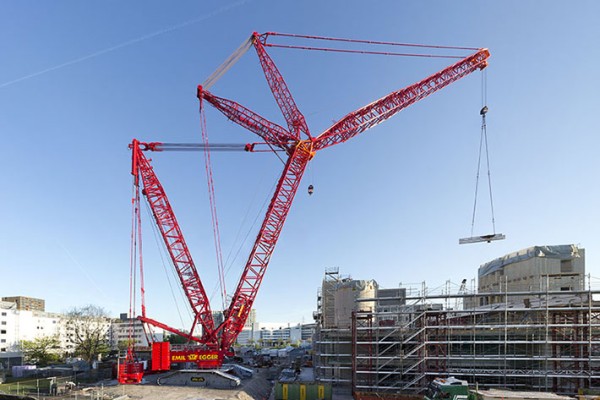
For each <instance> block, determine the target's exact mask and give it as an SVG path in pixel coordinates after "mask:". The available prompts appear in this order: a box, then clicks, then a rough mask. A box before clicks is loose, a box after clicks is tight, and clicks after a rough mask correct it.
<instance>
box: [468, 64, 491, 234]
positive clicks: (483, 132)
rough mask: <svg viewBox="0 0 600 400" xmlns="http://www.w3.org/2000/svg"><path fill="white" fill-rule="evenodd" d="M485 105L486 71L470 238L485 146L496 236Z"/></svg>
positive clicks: (482, 95)
mask: <svg viewBox="0 0 600 400" xmlns="http://www.w3.org/2000/svg"><path fill="white" fill-rule="evenodd" d="M486 103H487V75H486V71H485V70H483V71H482V74H481V111H480V112H479V114H480V115H481V136H480V138H479V156H478V158H477V176H476V178H475V200H474V201H473V216H472V219H471V236H473V230H474V227H475V213H476V211H477V194H478V189H479V174H480V171H481V154H482V149H483V147H484V145H485V159H486V167H487V177H488V191H489V196H490V211H491V214H492V231H493V234H496V219H495V216H494V197H493V195H492V176H491V172H490V155H489V147H488V140H487V126H486V121H485V116H486V114H487V112H488V107H487V105H486Z"/></svg>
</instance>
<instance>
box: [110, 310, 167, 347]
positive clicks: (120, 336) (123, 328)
mask: <svg viewBox="0 0 600 400" xmlns="http://www.w3.org/2000/svg"><path fill="white" fill-rule="evenodd" d="M108 336H109V343H110V347H111V348H112V349H118V348H125V347H127V346H128V345H129V344H130V342H132V344H133V345H134V346H135V347H138V348H139V347H149V346H150V344H149V343H148V337H147V336H146V332H145V331H144V326H143V324H142V321H140V320H138V319H137V318H129V317H128V316H127V314H126V313H122V314H121V315H120V316H119V319H115V320H113V321H112V322H111V324H110V329H109V333H108ZM163 336H164V335H163V332H156V333H154V338H155V340H157V341H162V340H163Z"/></svg>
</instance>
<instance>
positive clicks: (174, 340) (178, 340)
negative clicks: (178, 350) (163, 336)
mask: <svg viewBox="0 0 600 400" xmlns="http://www.w3.org/2000/svg"><path fill="white" fill-rule="evenodd" d="M167 340H168V341H169V343H171V344H187V343H188V342H189V339H188V338H185V337H183V336H179V335H176V334H174V333H172V334H170V335H169V336H168V338H167Z"/></svg>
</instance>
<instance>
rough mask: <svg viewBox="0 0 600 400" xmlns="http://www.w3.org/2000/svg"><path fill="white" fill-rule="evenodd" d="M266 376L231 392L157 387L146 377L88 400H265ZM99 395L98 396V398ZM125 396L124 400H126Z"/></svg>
mask: <svg viewBox="0 0 600 400" xmlns="http://www.w3.org/2000/svg"><path fill="white" fill-rule="evenodd" d="M268 375H269V372H268V370H266V369H260V370H259V372H258V373H257V374H255V375H254V377H252V378H250V379H244V380H242V384H241V385H240V386H238V387H236V388H233V389H210V388H202V387H189V386H158V385H157V384H156V383H155V382H156V378H157V377H158V376H156V375H154V376H149V377H148V378H144V379H145V381H146V382H145V383H144V384H140V385H114V386H104V387H102V388H99V387H96V388H95V389H94V393H89V396H90V398H91V399H94V400H95V399H96V397H100V398H102V396H101V395H104V399H108V398H111V399H116V398H118V397H122V398H123V399H126V398H129V399H145V400H188V399H189V400H196V399H197V400H253V399H255V400H266V399H268V398H269V395H270V393H271V389H272V388H273V384H272V383H271V382H270V381H269V380H268V379H267V378H268V377H269V376H268ZM98 392H100V395H98ZM125 396H126V397H125Z"/></svg>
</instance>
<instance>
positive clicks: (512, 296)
mask: <svg viewBox="0 0 600 400" xmlns="http://www.w3.org/2000/svg"><path fill="white" fill-rule="evenodd" d="M547 288H548V285H546V291H537V292H531V291H527V292H510V291H507V290H505V291H504V292H494V293H477V294H468V293H459V294H455V295H452V294H448V293H446V294H441V295H431V294H427V290H425V285H424V284H423V290H421V292H420V293H419V295H418V296H414V297H406V298H404V299H403V300H405V301H406V305H405V306H403V307H400V308H399V309H398V310H394V311H393V312H363V311H356V312H354V313H353V318H352V327H351V328H350V329H335V328H333V329H324V328H323V327H319V328H318V329H317V337H316V340H315V344H316V346H315V350H316V351H315V354H316V363H315V366H316V370H317V377H318V378H319V379H321V380H325V381H330V382H333V383H338V384H346V385H348V384H351V386H352V389H353V392H355V393H363V394H364V393H387V394H392V393H407V394H409V393H412V394H415V393H420V392H421V391H423V390H424V389H425V388H426V386H427V384H428V383H429V382H430V381H431V380H432V379H433V378H435V377H438V376H441V377H445V376H455V377H456V378H459V379H466V380H468V381H469V382H470V383H471V384H478V385H479V387H480V388H492V387H504V388H512V389H519V390H537V391H551V392H555V393H562V394H571V395H572V394H576V393H578V392H580V391H581V390H584V391H588V392H595V391H596V392H600V302H597V301H594V299H595V298H599V299H600V290H591V289H589V290H581V291H568V292H565V291H549V290H548V289H547ZM492 297H493V298H495V300H494V301H496V302H494V303H491V304H486V305H485V306H479V304H480V303H485V302H486V301H487V300H485V301H482V299H490V298H492ZM455 299H457V300H459V301H456V302H455V304H459V303H461V304H462V305H464V307H463V308H462V309H460V310H459V309H456V308H455V309H452V308H450V307H449V306H448V305H449V304H450V303H452V301H450V300H455ZM367 300H369V301H373V300H375V301H377V300H379V299H365V301H367ZM386 300H389V298H386ZM357 309H360V307H357Z"/></svg>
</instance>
